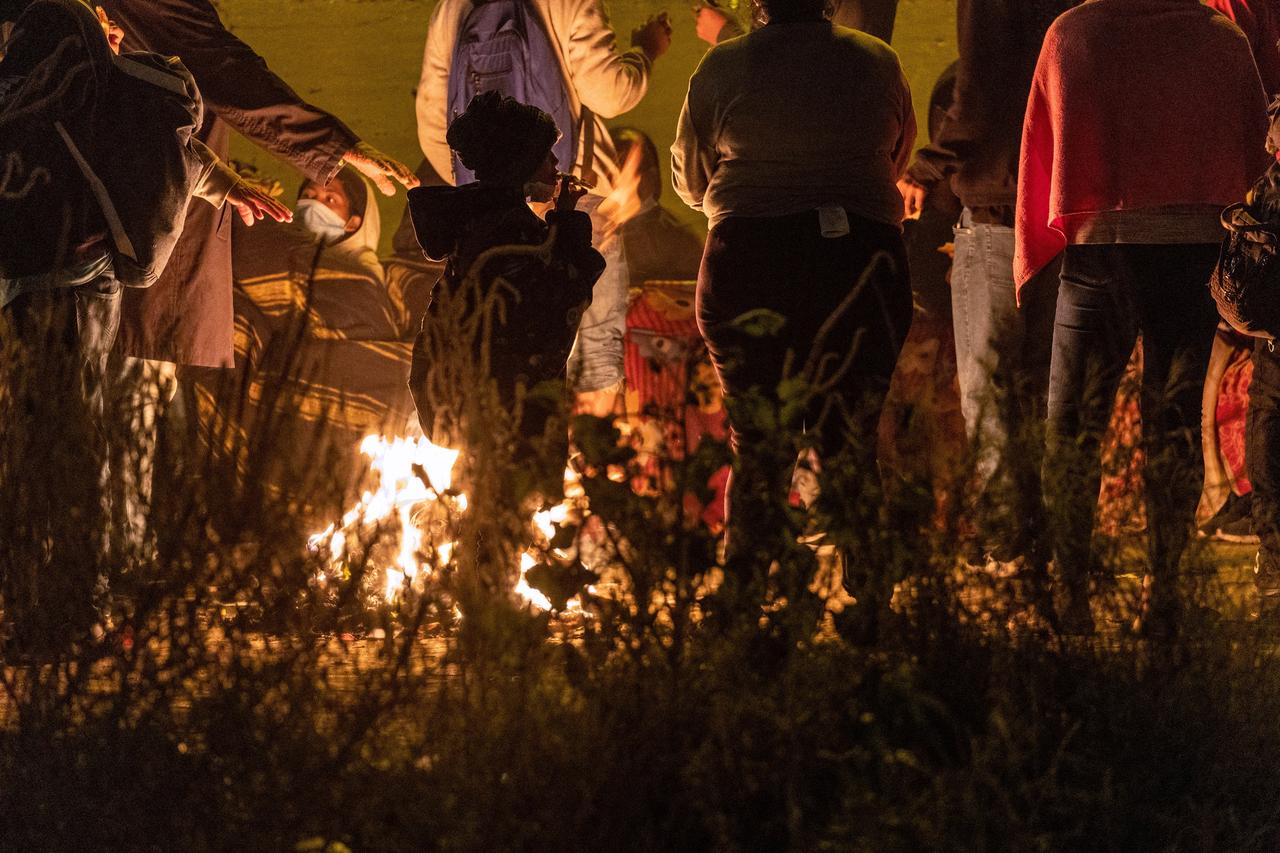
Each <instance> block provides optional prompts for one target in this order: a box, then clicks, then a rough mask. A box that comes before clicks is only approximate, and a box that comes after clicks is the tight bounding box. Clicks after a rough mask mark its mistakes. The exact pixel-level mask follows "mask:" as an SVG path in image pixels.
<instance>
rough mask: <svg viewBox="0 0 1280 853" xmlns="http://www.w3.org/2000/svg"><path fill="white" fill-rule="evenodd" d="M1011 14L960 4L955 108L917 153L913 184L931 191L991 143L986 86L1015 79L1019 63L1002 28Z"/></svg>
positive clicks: (1005, 2) (987, 4) (992, 2)
mask: <svg viewBox="0 0 1280 853" xmlns="http://www.w3.org/2000/svg"><path fill="white" fill-rule="evenodd" d="M1010 9H1011V5H1010V2H1009V0H959V2H958V6H957V10H956V36H957V41H958V43H959V46H960V61H959V64H958V66H957V68H956V90H955V102H954V103H953V104H952V105H951V109H950V110H948V112H947V115H946V117H945V118H944V119H943V122H942V126H941V127H940V128H939V129H938V134H937V136H936V137H935V138H934V139H933V140H932V141H930V143H929V144H928V145H927V146H925V147H924V148H921V149H920V150H919V151H917V152H916V157H915V160H914V162H912V164H911V166H910V167H909V168H908V169H907V179H908V180H909V181H910V182H912V183H914V184H916V185H918V186H921V187H926V188H928V187H932V186H933V185H934V184H937V183H939V182H940V181H944V180H946V179H948V178H949V177H951V175H953V174H955V172H956V171H958V170H959V168H960V166H961V164H962V163H963V162H964V161H965V160H966V159H967V158H968V157H970V156H972V152H973V151H975V150H976V149H978V148H980V147H981V146H982V144H983V142H984V140H985V139H987V138H988V135H989V132H990V131H989V128H990V127H991V125H992V122H993V119H994V118H995V117H994V116H993V115H992V112H993V106H994V105H993V104H991V102H990V99H989V93H988V92H987V90H986V86H985V85H984V81H987V80H1002V79H1006V78H1007V77H1009V76H1012V75H1014V74H1016V73H1017V69H1016V67H1015V64H1014V61H1015V60H1016V57H1014V56H1013V55H1012V52H1011V51H1010V50H1009V44H1011V43H1012V41H1013V40H1012V39H1011V38H1010V37H1009V34H1008V27H1007V26H1002V23H1003V22H1006V21H1008V20H1009V19H1010V17H1011V15H1012V14H1013V13H1012V12H1011V11H1010Z"/></svg>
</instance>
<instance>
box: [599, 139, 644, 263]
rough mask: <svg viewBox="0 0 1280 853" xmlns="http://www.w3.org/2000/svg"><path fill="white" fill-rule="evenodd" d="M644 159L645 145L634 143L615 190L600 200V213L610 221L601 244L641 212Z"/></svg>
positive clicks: (604, 244) (605, 243)
mask: <svg viewBox="0 0 1280 853" xmlns="http://www.w3.org/2000/svg"><path fill="white" fill-rule="evenodd" d="M643 160H644V149H643V147H642V146H640V145H632V146H631V150H629V151H628V152H627V159H626V160H625V161H624V162H623V164H622V168H621V169H620V170H619V172H618V177H617V178H616V179H615V180H614V182H613V190H612V191H611V192H610V193H609V194H608V195H607V196H605V198H604V200H603V201H602V202H600V207H599V213H600V215H601V216H602V217H604V219H605V221H606V222H607V223H608V224H607V225H605V227H604V234H603V235H602V238H601V240H600V245H601V246H606V245H608V244H609V242H610V241H612V240H613V239H614V238H615V237H616V236H617V233H618V230H619V229H620V228H622V226H623V225H624V224H626V223H627V222H628V221H629V220H630V219H632V218H633V217H635V216H636V215H637V214H639V213H640V210H641V208H642V207H643V206H644V203H643V201H641V199H640V178H641V174H640V169H641V166H642V165H643Z"/></svg>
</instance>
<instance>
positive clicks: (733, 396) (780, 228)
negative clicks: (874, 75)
mask: <svg viewBox="0 0 1280 853" xmlns="http://www.w3.org/2000/svg"><path fill="white" fill-rule="evenodd" d="M850 228H851V233H850V234H848V235H846V236H844V237H837V238H832V239H829V238H824V237H823V236H822V234H821V231H820V229H819V224H818V215H817V213H816V212H808V213H803V214H797V215H794V216H786V217H770V218H759V219H746V218H742V219H729V220H726V221H725V222H722V223H721V224H719V225H717V226H716V227H715V228H714V229H713V230H712V231H711V234H710V235H709V236H708V238H707V246H706V251H705V254H704V255H703V259H702V270H701V272H700V274H699V276H698V295H697V301H698V308H697V310H698V326H699V328H700V329H701V330H702V336H703V338H704V339H705V340H706V343H707V349H708V350H709V352H710V355H711V361H712V364H714V365H715V369H716V373H717V375H718V376H719V378H720V384H721V387H722V388H723V390H724V394H725V401H726V405H727V407H728V411H729V420H730V424H731V425H732V428H733V440H734V446H735V449H736V450H737V452H738V453H739V454H740V456H741V457H742V459H741V460H740V464H739V465H738V470H737V471H736V472H735V476H734V478H733V480H732V482H731V484H730V486H729V491H728V499H727V500H728V506H727V507H726V511H727V515H728V523H729V531H730V542H731V543H732V542H733V540H734V537H735V536H738V535H739V534H738V533H737V532H736V531H740V530H746V531H747V532H746V534H744V535H747V536H749V535H750V526H751V525H752V523H753V522H752V518H753V517H755V518H759V516H758V515H757V514H756V513H754V512H753V511H752V510H753V505H754V507H759V506H760V505H761V504H762V503H765V504H767V503H769V502H771V501H772V502H776V501H781V500H783V499H785V497H786V493H787V490H788V489H789V486H790V479H789V477H790V466H789V465H788V464H786V463H787V462H788V460H785V459H781V460H778V459H773V460H770V461H768V462H765V463H764V464H762V465H757V464H752V462H753V461H754V460H752V458H751V457H752V456H753V455H754V456H755V458H756V459H757V460H759V459H761V458H762V457H763V458H767V457H770V456H776V455H777V451H778V448H777V447H776V446H769V445H768V443H769V442H770V441H771V439H770V437H769V435H768V428H767V427H766V426H764V423H766V422H767V421H768V419H769V418H768V413H769V412H772V413H774V414H776V413H778V412H779V410H780V402H781V401H780V399H779V395H778V385H779V383H780V382H782V380H783V378H784V376H788V375H789V376H795V375H799V374H800V373H801V372H802V371H804V369H805V367H806V365H809V366H811V367H813V368H816V374H811V376H810V379H811V380H814V379H816V383H817V384H823V383H826V382H829V384H830V387H829V388H826V389H824V392H823V393H821V394H820V395H818V397H817V399H815V400H813V402H812V404H811V405H809V406H807V407H806V408H805V409H804V410H803V411H802V412H800V413H798V415H799V420H800V421H801V423H799V424H795V423H790V424H788V423H783V424H782V425H781V426H782V429H783V430H788V429H794V428H803V429H804V430H805V431H806V432H812V433H814V437H815V438H816V446H817V449H818V452H819V453H820V454H821V456H822V457H823V458H827V459H831V458H834V457H835V456H836V455H837V454H839V453H841V452H842V451H844V450H846V449H848V448H852V449H854V450H856V451H857V453H858V454H859V463H860V465H861V466H862V467H861V470H863V471H868V472H871V471H874V465H875V442H876V433H877V430H876V427H877V422H878V420H879V417H880V410H881V408H882V407H883V404H884V398H885V395H886V393H887V392H888V389H889V378H890V377H891V376H892V374H893V368H894V365H895V364H896V362H897V359H898V352H899V351H900V350H901V348H902V342H903V340H904V339H905V338H906V335H907V330H908V328H909V327H910V324H911V289H910V286H909V284H908V278H907V259H906V250H905V248H904V246H903V242H902V236H901V234H900V233H899V231H898V229H897V228H894V227H892V226H889V225H883V224H880V223H876V222H871V221H867V220H860V219H856V218H854V217H850ZM864 274H865V275H866V279H865V282H864V283H863V284H862V285H861V286H860V285H859V281H860V279H861V278H862V277H863V276H864ZM762 309H763V312H766V313H769V314H771V316H772V317H773V318H774V319H780V320H781V321H782V323H781V326H780V327H779V328H777V329H776V330H770V333H766V334H752V333H751V331H750V330H749V329H748V328H746V326H749V325H751V324H745V325H744V324H743V323H742V322H735V321H736V320H739V318H741V317H742V315H744V314H747V313H748V312H759V311H762ZM824 327H825V328H824ZM820 338H821V339H820ZM819 339H820V340H819ZM753 391H754V392H755V394H753V395H751V396H752V397H753V398H754V401H755V402H759V403H761V404H763V407H764V409H766V410H767V411H766V412H765V413H761V412H758V411H752V410H751V407H750V406H744V405H743V404H744V402H745V401H744V398H745V397H746V396H748V392H753ZM760 414H765V417H764V418H763V419H762V418H760V417H758V416H759V415H760ZM794 461H795V459H794V457H792V458H791V459H790V460H789V462H790V463H792V464H793V463H794ZM774 462H778V463H780V464H773V463H774ZM762 469H763V470H762ZM748 471H753V472H755V474H754V475H750V476H748V475H746V473H745V472H748Z"/></svg>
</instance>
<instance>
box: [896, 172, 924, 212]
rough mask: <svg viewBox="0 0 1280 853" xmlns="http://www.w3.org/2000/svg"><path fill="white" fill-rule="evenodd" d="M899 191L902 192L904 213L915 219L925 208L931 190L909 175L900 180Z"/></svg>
mask: <svg viewBox="0 0 1280 853" xmlns="http://www.w3.org/2000/svg"><path fill="white" fill-rule="evenodd" d="M898 192H900V193H902V215H903V216H904V217H906V218H907V219H915V218H916V217H918V216H919V215H920V212H921V211H922V210H924V200H925V199H926V198H927V197H928V195H929V191H928V190H927V189H925V188H924V187H922V186H920V185H919V184H917V183H916V182H915V181H913V180H911V179H910V178H908V177H902V178H900V179H899V180H898Z"/></svg>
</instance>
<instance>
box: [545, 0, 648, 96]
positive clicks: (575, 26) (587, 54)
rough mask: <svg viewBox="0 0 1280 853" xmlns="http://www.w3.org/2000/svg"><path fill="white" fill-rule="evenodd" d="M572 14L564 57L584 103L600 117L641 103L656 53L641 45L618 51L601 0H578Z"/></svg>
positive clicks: (573, 5) (572, 7)
mask: <svg viewBox="0 0 1280 853" xmlns="http://www.w3.org/2000/svg"><path fill="white" fill-rule="evenodd" d="M569 15H570V16H571V17H570V20H569V21H568V26H567V29H566V30H565V31H566V32H568V34H569V37H568V39H567V41H566V43H565V45H564V50H565V60H566V62H567V63H568V65H569V73H570V76H571V77H572V78H573V87H574V89H575V90H576V91H577V93H578V99H579V100H580V101H582V104H583V106H585V107H586V108H587V109H589V110H591V111H592V112H593V113H595V114H596V115H598V116H600V117H601V118H613V117H614V116H617V115H621V114H622V113H625V112H626V111H628V110H630V109H631V108H632V107H634V106H635V105H636V104H638V103H640V99H641V98H643V97H644V95H645V92H647V91H648V89H649V71H650V69H651V68H652V67H653V59H654V57H651V56H650V55H649V54H648V53H646V52H645V51H644V50H643V49H641V48H639V47H632V48H631V49H630V50H626V51H621V52H619V51H618V49H617V41H618V39H617V36H616V35H614V32H613V29H612V28H611V27H610V26H609V18H608V16H607V15H606V14H605V11H604V7H603V6H602V5H601V3H600V0H575V2H573V4H572V6H571V11H570V12H569ZM646 26H649V25H646Z"/></svg>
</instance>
